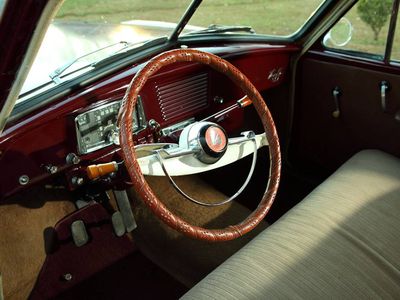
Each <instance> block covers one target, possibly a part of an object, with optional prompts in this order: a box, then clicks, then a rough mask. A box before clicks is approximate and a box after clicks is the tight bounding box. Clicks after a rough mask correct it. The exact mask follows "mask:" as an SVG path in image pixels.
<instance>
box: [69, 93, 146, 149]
mask: <svg viewBox="0 0 400 300" xmlns="http://www.w3.org/2000/svg"><path fill="white" fill-rule="evenodd" d="M116 103H119V107H121V103H122V100H117V101H112V102H110V103H106V104H103V105H100V106H97V107H95V108H93V109H90V110H88V111H85V112H83V113H81V114H79V115H77V116H76V117H75V119H74V122H75V131H76V138H77V146H78V149H77V152H78V153H79V154H80V155H83V154H88V153H92V152H94V151H97V150H100V149H103V148H105V147H108V146H110V145H112V144H114V142H112V141H106V140H104V143H102V144H101V145H96V146H93V147H88V148H86V145H85V142H84V141H83V140H82V138H83V136H82V131H81V130H80V126H79V123H78V119H79V118H81V117H83V116H85V115H87V114H89V113H93V112H96V111H98V110H103V109H105V108H107V107H110V106H113V105H115V104H116ZM116 113H118V112H116ZM134 113H135V114H136V118H137V123H138V124H137V125H138V126H137V129H136V130H135V131H134V133H138V132H140V131H141V130H143V129H145V128H146V118H145V114H144V110H143V104H142V99H141V97H140V96H139V97H138V101H137V104H136V109H135V112H134ZM133 121H134V117H133V116H132V122H133ZM116 125H117V124H115V126H116ZM132 126H133V124H132ZM97 130H98V128H97Z"/></svg>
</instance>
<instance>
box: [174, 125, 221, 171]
mask: <svg viewBox="0 0 400 300" xmlns="http://www.w3.org/2000/svg"><path fill="white" fill-rule="evenodd" d="M179 146H180V147H181V148H183V149H191V150H195V151H196V157H197V159H198V160H200V161H201V162H202V163H205V164H213V163H215V162H217V161H218V160H220V159H221V158H222V156H224V154H225V152H226V149H227V148H228V138H227V135H226V132H225V130H224V129H223V128H222V127H221V126H219V125H217V124H215V123H211V122H204V121H202V122H196V123H193V124H191V125H189V126H187V127H186V128H185V129H184V130H183V131H182V133H181V136H180V138H179Z"/></svg>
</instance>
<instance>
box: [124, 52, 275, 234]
mask: <svg viewBox="0 0 400 300" xmlns="http://www.w3.org/2000/svg"><path fill="white" fill-rule="evenodd" d="M176 62H197V63H201V64H205V65H208V66H210V67H211V68H213V69H215V70H216V71H219V72H221V73H223V74H225V75H226V76H228V77H229V78H230V79H231V80H232V81H233V82H234V83H235V84H236V85H237V86H239V87H240V88H241V89H242V90H243V92H245V94H246V95H247V96H248V97H249V98H250V99H251V100H252V101H253V105H254V107H255V109H256V111H257V114H258V115H259V117H260V119H261V121H262V124H263V127H264V130H265V133H266V137H267V140H268V143H269V155H270V170H269V174H268V175H269V177H268V185H267V188H266V191H265V192H264V195H263V198H262V200H261V202H260V203H259V205H258V206H257V208H256V210H254V211H253V212H252V213H251V214H250V215H249V216H248V217H247V218H246V219H245V220H243V221H242V222H241V223H239V224H236V225H231V226H228V227H226V228H223V229H206V228H202V227H198V226H194V225H191V224H189V223H187V222H186V221H184V220H183V219H181V218H180V217H178V216H176V215H174V214H173V213H172V212H171V211H169V210H168V208H167V207H166V206H165V205H164V204H163V203H162V202H161V201H160V200H159V199H158V198H157V196H156V195H155V194H154V193H153V191H152V190H151V188H150V187H149V185H148V184H147V182H146V180H145V178H144V176H143V174H142V172H141V169H140V166H139V164H138V162H137V159H136V154H135V149H134V141H133V129H132V115H133V112H134V109H135V105H136V102H137V99H138V95H139V93H140V91H141V90H142V88H143V86H144V85H145V83H146V81H147V80H148V79H149V77H150V76H152V75H153V74H154V73H156V72H157V71H158V70H159V69H161V68H162V67H164V66H167V65H170V64H173V63H176ZM118 125H119V128H120V133H119V136H120V144H121V148H122V153H123V158H124V160H125V165H126V168H127V170H128V173H129V175H130V177H131V180H132V184H133V187H134V189H135V190H136V192H137V193H138V194H139V195H140V197H141V199H142V200H143V201H144V202H145V204H146V205H147V206H148V207H149V208H150V209H151V210H152V212H153V213H154V214H155V215H156V216H157V217H158V218H160V219H161V220H162V221H163V222H164V223H166V224H167V225H168V226H170V227H172V228H173V229H175V230H177V231H179V232H181V233H183V234H185V235H187V236H189V237H192V238H195V239H201V240H206V241H211V242H218V241H228V240H232V239H235V238H238V237H240V236H242V235H244V234H246V233H247V232H249V231H250V230H252V229H253V228H254V227H256V226H257V224H258V223H260V222H261V220H262V219H263V218H264V217H265V216H266V214H267V213H268V211H269V209H270V208H271V205H272V203H273V201H274V199H275V196H276V193H277V190H278V186H279V180H280V172H281V153H280V149H279V139H278V134H277V132H276V128H275V124H274V121H273V119H272V116H271V114H270V112H269V110H268V108H267V105H266V104H265V102H264V100H263V98H262V97H261V95H260V93H259V92H258V91H257V89H256V88H255V87H254V86H253V84H252V83H251V82H250V81H249V79H247V77H246V76H245V75H244V74H243V73H242V72H240V71H239V70H238V69H237V68H236V67H234V66H233V65H232V64H230V63H229V62H227V61H225V60H223V59H222V58H220V57H218V56H216V55H213V54H210V53H206V52H202V51H198V50H193V49H185V50H181V49H179V50H171V51H167V52H164V53H161V54H159V55H158V56H156V57H154V58H153V59H151V60H150V61H149V62H148V63H147V64H146V66H145V67H144V68H143V69H141V70H140V71H139V72H138V73H137V74H136V75H135V77H134V78H133V80H132V81H131V83H130V85H129V87H128V90H127V92H126V94H125V97H124V99H123V103H122V106H121V110H120V116H119V119H118Z"/></svg>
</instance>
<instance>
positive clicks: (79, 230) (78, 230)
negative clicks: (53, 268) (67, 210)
mask: <svg viewBox="0 0 400 300" xmlns="http://www.w3.org/2000/svg"><path fill="white" fill-rule="evenodd" d="M71 233H72V239H73V240H74V243H75V245H76V246H77V247H82V246H83V245H86V244H87V242H88V241H89V235H88V233H87V231H86V226H85V223H83V221H82V220H77V221H74V222H73V223H72V224H71Z"/></svg>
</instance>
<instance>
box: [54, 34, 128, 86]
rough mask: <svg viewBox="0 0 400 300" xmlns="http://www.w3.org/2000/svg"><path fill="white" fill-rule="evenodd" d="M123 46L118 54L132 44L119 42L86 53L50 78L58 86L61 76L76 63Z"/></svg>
mask: <svg viewBox="0 0 400 300" xmlns="http://www.w3.org/2000/svg"><path fill="white" fill-rule="evenodd" d="M121 44H122V45H124V47H122V49H119V50H118V52H119V51H121V50H123V49H125V48H126V47H130V46H132V44H130V43H128V42H125V41H120V42H118V43H113V44H111V45H108V46H105V47H103V48H100V49H96V50H94V51H92V52H89V53H86V54H84V55H82V56H78V57H77V58H75V59H73V60H72V61H70V62H68V63H66V64H65V65H63V66H61V67H59V68H57V69H55V70H54V71H53V72H51V73H50V74H49V77H50V79H51V80H52V81H53V82H54V83H57V84H58V83H60V82H61V80H60V76H61V75H62V74H63V73H64V72H65V71H66V70H68V69H69V68H70V67H71V66H72V65H74V64H75V63H76V62H78V61H80V60H81V59H82V58H85V57H88V56H90V55H93V54H95V53H98V52H101V51H103V50H106V49H108V48H111V47H114V46H117V45H121ZM90 65H91V64H89V66H90Z"/></svg>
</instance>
